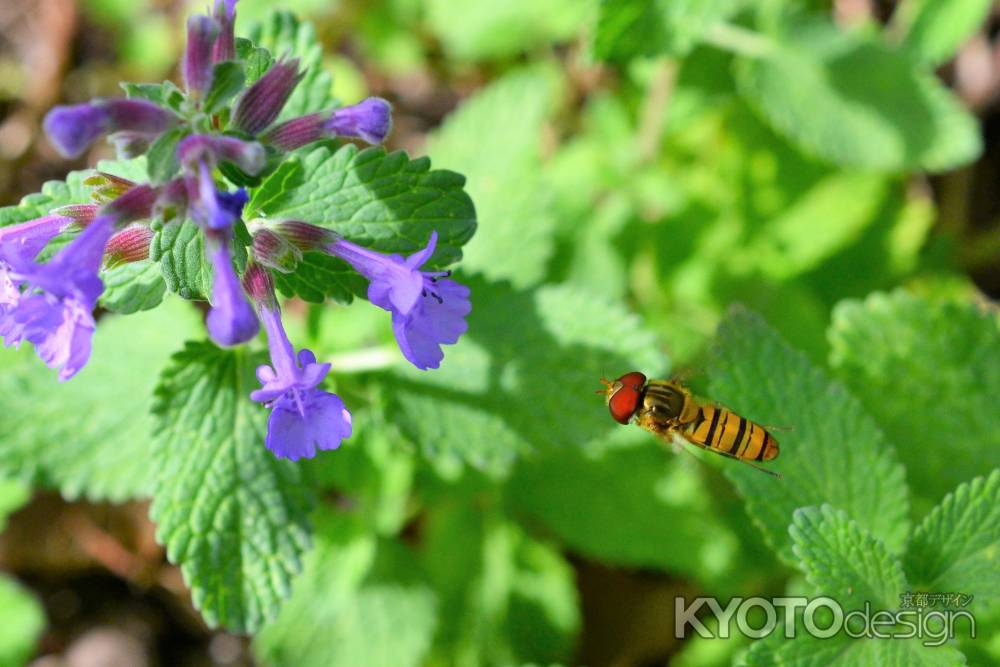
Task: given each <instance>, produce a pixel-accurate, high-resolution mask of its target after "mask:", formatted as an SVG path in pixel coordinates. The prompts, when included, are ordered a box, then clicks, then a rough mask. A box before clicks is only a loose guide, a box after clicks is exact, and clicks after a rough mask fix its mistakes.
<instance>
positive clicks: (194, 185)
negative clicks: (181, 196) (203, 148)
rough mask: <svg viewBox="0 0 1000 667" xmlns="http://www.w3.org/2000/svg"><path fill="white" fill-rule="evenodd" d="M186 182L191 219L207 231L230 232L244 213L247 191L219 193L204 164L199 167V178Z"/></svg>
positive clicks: (189, 179)
mask: <svg viewBox="0 0 1000 667" xmlns="http://www.w3.org/2000/svg"><path fill="white" fill-rule="evenodd" d="M186 180H187V189H188V201H189V203H190V213H191V218H192V219H193V220H194V221H195V222H197V223H198V224H200V225H201V226H202V227H204V228H205V229H216V230H228V229H229V228H231V227H232V226H233V223H234V222H236V220H238V219H239V217H240V215H241V214H242V213H243V206H244V205H245V204H246V203H247V201H248V197H247V193H246V190H244V189H243V188H240V189H239V190H237V191H236V192H219V190H218V189H216V187H215V180H214V179H213V178H212V172H211V169H209V167H208V166H207V165H206V164H205V163H204V162H202V163H201V164H199V165H198V174H197V176H196V177H193V178H188V179H186Z"/></svg>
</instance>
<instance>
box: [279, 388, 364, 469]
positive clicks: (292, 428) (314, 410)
mask: <svg viewBox="0 0 1000 667" xmlns="http://www.w3.org/2000/svg"><path fill="white" fill-rule="evenodd" d="M351 430H352V427H351V413H350V412H348V411H347V408H346V407H344V401H342V400H341V399H340V397H339V396H337V395H336V394H330V393H327V392H325V391H321V390H319V389H312V390H308V391H305V392H299V393H298V395H293V394H292V392H289V393H286V394H284V395H282V397H281V398H279V399H278V400H277V401H275V402H274V403H273V404H272V406H271V417H270V418H269V419H268V422H267V438H266V440H265V444H266V445H267V448H268V449H270V450H271V451H272V452H274V454H275V456H278V457H280V458H287V459H291V460H292V461H297V460H299V459H302V458H306V459H308V458H312V457H313V456H316V451H317V450H327V449H337V448H338V447H340V443H341V441H342V440H343V439H344V438H349V437H350V436H351Z"/></svg>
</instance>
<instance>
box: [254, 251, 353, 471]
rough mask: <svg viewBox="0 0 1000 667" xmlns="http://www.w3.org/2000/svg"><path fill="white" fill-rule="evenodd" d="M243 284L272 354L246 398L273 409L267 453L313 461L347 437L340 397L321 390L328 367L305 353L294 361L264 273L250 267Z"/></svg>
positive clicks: (348, 418) (346, 420)
mask: <svg viewBox="0 0 1000 667" xmlns="http://www.w3.org/2000/svg"><path fill="white" fill-rule="evenodd" d="M245 282H246V283H247V286H248V290H249V291H250V292H251V294H252V295H253V296H254V300H255V301H256V302H257V305H258V307H259V309H260V316H261V319H262V320H263V321H264V329H265V331H267V343H268V348H269V349H270V351H271V365H270V366H268V365H263V366H259V367H258V368H257V379H259V380H260V383H261V388H260V389H258V390H256V391H254V392H253V393H251V394H250V398H252V399H253V400H255V401H260V402H261V403H264V404H265V405H266V406H267V407H269V408H270V409H271V417H270V418H269V419H268V422H267V439H266V441H265V442H266V444H267V448H268V449H270V450H271V451H272V452H274V454H275V456H278V457H280V458H287V459H291V460H293V461H297V460H298V459H300V458H312V457H313V456H315V455H316V451H317V449H320V450H324V449H337V447H339V446H340V442H341V441H342V440H343V439H344V438H348V437H350V435H351V413H350V412H348V410H347V408H346V407H344V402H343V401H342V400H341V399H340V397H339V396H337V395H336V394H331V393H329V392H326V391H323V390H322V389H320V388H319V385H320V383H321V382H323V378H325V377H326V374H327V373H328V372H329V371H330V364H319V363H316V355H315V354H313V353H312V352H311V351H310V350H306V349H303V350H301V351H299V354H298V357H297V358H296V355H295V349H294V348H293V347H292V344H291V342H290V341H289V340H288V335H287V334H286V333H285V329H284V327H283V326H282V325H281V311H280V310H279V308H278V304H277V300H276V299H275V297H274V286H273V283H272V282H271V278H270V274H269V273H268V272H267V271H266V270H265V269H263V268H262V267H260V266H257V265H252V266H251V267H250V268H248V269H247V275H246V276H245Z"/></svg>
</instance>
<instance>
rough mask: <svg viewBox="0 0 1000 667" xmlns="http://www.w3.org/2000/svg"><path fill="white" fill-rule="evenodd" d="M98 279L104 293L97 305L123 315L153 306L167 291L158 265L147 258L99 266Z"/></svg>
mask: <svg viewBox="0 0 1000 667" xmlns="http://www.w3.org/2000/svg"><path fill="white" fill-rule="evenodd" d="M101 280H103V281H104V292H103V293H102V294H101V298H100V300H99V301H98V304H99V305H100V306H101V308H106V309H107V310H110V311H113V312H116V313H121V314H122V315H131V314H132V313H137V312H139V311H141V310H152V309H153V308H156V307H157V306H159V305H160V304H161V303H162V302H163V297H164V296H165V295H166V292H167V284H166V283H165V282H164V281H163V275H162V274H161V272H160V267H159V266H157V265H156V263H155V262H151V261H149V260H143V261H141V262H132V263H129V264H121V265H119V266H116V267H113V268H110V269H108V268H105V269H102V271H101Z"/></svg>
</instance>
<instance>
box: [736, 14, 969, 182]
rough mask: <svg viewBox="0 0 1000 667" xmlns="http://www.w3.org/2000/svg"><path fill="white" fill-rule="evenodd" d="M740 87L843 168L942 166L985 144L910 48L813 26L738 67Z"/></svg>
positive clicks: (772, 119)
mask: <svg viewBox="0 0 1000 667" xmlns="http://www.w3.org/2000/svg"><path fill="white" fill-rule="evenodd" d="M736 74H737V77H736V79H737V83H738V84H739V89H740V92H741V93H742V94H743V96H744V97H745V98H746V99H748V100H749V101H750V102H751V103H752V105H753V106H754V107H755V108H756V109H757V111H759V112H760V114H761V116H762V117H763V118H764V119H765V120H767V121H768V122H769V123H770V124H771V125H772V126H773V127H774V128H775V129H776V130H777V131H778V132H781V133H782V134H784V135H785V136H787V137H788V138H789V139H791V140H792V141H794V142H795V143H797V144H798V145H799V146H800V147H801V148H802V149H803V150H804V151H806V152H807V153H810V154H813V155H815V156H817V157H820V158H822V159H824V160H827V161H830V162H833V163H835V164H838V165H842V166H846V167H855V168H862V169H879V170H885V171H901V170H905V169H926V170H929V171H943V170H947V169H953V168H955V167H957V166H959V165H962V164H965V163H967V162H970V161H972V160H974V159H975V158H976V157H977V156H978V155H979V153H980V151H981V150H982V141H981V139H980V137H979V128H978V125H977V123H976V120H975V118H973V117H972V115H971V114H969V112H967V111H966V110H965V109H964V108H962V105H961V103H960V102H959V100H958V99H957V98H956V97H955V96H954V95H953V94H952V93H951V92H950V91H948V89H946V88H945V87H944V86H943V85H942V84H941V83H940V82H939V81H938V80H937V79H936V78H934V76H933V75H932V74H930V73H929V72H925V71H923V70H921V69H919V68H917V67H916V66H915V65H914V64H913V62H912V61H911V60H910V59H909V58H907V57H906V56H905V55H904V54H902V53H899V52H896V51H892V50H890V49H889V48H888V47H886V46H884V45H882V44H880V43H878V42H875V41H866V40H863V39H861V38H859V37H857V36H855V35H852V34H849V33H845V32H840V31H838V30H837V29H835V28H834V27H833V26H830V25H826V24H815V25H811V26H805V27H803V28H800V29H797V30H796V31H795V32H794V33H792V36H791V37H789V38H788V40H787V41H785V42H783V43H781V44H780V45H779V47H778V48H776V49H775V50H774V51H773V52H772V53H770V54H768V55H763V56H761V57H758V58H753V59H746V60H744V61H743V62H741V63H739V64H738V67H737V69H736Z"/></svg>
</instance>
